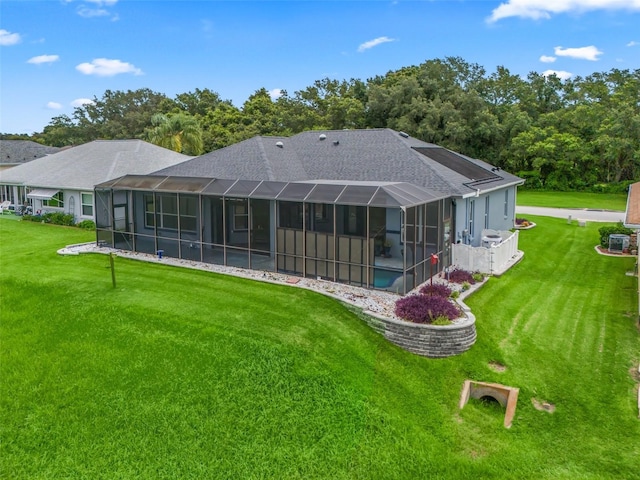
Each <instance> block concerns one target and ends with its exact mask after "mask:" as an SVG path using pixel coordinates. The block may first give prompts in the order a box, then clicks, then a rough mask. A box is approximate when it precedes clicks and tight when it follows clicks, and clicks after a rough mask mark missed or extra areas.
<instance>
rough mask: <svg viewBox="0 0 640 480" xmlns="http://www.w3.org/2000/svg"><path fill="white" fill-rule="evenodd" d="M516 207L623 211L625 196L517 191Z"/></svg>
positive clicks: (616, 194) (625, 204) (622, 194)
mask: <svg viewBox="0 0 640 480" xmlns="http://www.w3.org/2000/svg"><path fill="white" fill-rule="evenodd" d="M517 201H518V205H523V206H524V205H526V206H528V207H555V208H592V209H598V210H616V211H621V212H623V211H625V209H626V208H627V195H626V194H624V193H608V194H604V193H589V192H538V191H532V190H518V196H517Z"/></svg>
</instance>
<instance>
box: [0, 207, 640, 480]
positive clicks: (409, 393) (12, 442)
mask: <svg viewBox="0 0 640 480" xmlns="http://www.w3.org/2000/svg"><path fill="white" fill-rule="evenodd" d="M534 221H535V222H536V224H537V225H538V226H537V227H536V228H535V229H532V230H526V231H522V232H520V233H521V235H520V247H521V249H522V250H524V251H525V252H526V253H525V257H524V259H523V260H522V261H521V262H520V263H519V264H518V265H516V266H515V267H514V268H512V269H511V270H510V271H509V272H508V273H507V274H505V275H503V276H502V277H499V278H491V279H490V280H489V281H488V283H487V284H486V285H485V286H483V288H482V289H481V290H480V291H478V292H477V293H475V294H474V295H473V296H472V297H470V298H469V299H468V300H469V302H468V303H469V304H470V305H471V307H472V309H473V311H474V313H475V314H476V316H477V327H478V341H477V343H476V344H475V345H474V346H473V347H472V349H471V350H470V351H468V352H466V353H465V354H463V355H461V356H458V357H453V358H449V359H441V360H432V359H426V358H422V357H418V356H416V355H412V354H410V353H407V352H405V351H403V350H401V349H399V348H397V347H395V346H393V345H391V344H389V343H388V342H387V341H385V340H384V339H383V338H382V337H381V336H380V335H377V334H375V333H374V332H373V331H372V330H370V329H369V328H368V327H367V326H366V325H365V324H364V322H362V320H360V319H359V318H358V315H357V313H354V312H353V311H352V309H350V308H346V307H345V306H343V305H341V304H339V303H336V302H335V301H333V300H331V299H329V298H326V297H323V296H321V295H319V294H315V293H313V292H309V291H306V290H302V289H296V288H292V287H287V286H278V285H271V284H263V283H258V282H252V281H249V280H244V279H239V278H233V277H227V276H221V275H216V274H212V273H207V272H200V271H193V270H188V269H180V268H172V267H168V266H164V265H158V264H146V263H141V262H136V261H133V260H125V259H122V258H117V259H116V262H115V263H116V274H117V288H115V289H114V288H113V287H112V284H111V276H110V271H109V268H108V265H109V262H108V257H106V256H102V255H80V256H67V257H62V256H58V255H57V254H56V253H55V251H56V249H57V248H59V247H61V246H64V245H66V244H71V243H78V242H82V241H90V240H92V235H91V234H90V233H87V232H84V231H80V230H78V229H75V228H65V227H56V226H50V225H41V224H32V223H29V222H11V221H3V220H2V219H0V269H1V272H2V275H1V276H0V307H1V308H0V339H1V343H0V393H1V394H0V476H2V477H3V478H12V479H13V478H15V479H44V478H52V479H54V478H55V479H58V478H92V479H94V478H105V479H117V478H136V479H138V478H154V479H155V478H221V479H231V478H234V479H235V478H242V479H245V478H260V479H265V478H274V479H285V478H286V479H295V478H304V479H311V478H319V479H328V478H331V479H343V478H344V479H347V478H349V479H352V478H353V479H374V478H375V479H378V478H381V479H382V478H384V479H394V478H397V479H403V480H404V479H407V478H429V479H438V478H443V479H450V478H454V479H456V478H461V479H466V478H518V479H620V478H625V479H631V478H638V458H640V421H638V419H637V415H638V412H637V404H636V402H637V400H636V399H637V397H636V391H635V389H636V385H635V382H634V380H633V378H632V377H631V375H630V369H631V368H632V367H634V366H635V367H636V368H637V364H638V362H639V361H640V342H639V336H638V330H637V327H636V315H634V313H633V312H637V293H636V283H635V282H636V279H635V278H633V277H629V276H626V275H625V271H627V270H631V269H632V268H633V260H631V259H622V258H609V257H603V256H598V255H597V254H596V253H595V252H594V250H593V245H594V244H595V243H596V239H597V226H592V225H591V224H589V225H588V226H587V227H585V228H578V227H576V226H569V225H567V224H566V222H565V221H564V220H561V219H551V218H542V217H536V218H535V219H534ZM550 238H553V239H554V241H553V248H549V247H550V246H549V239H550ZM492 361H498V362H501V363H503V364H504V365H506V367H507V370H506V371H505V372H502V373H498V372H495V371H493V370H492V369H491V368H490V367H489V363H490V362H492ZM467 378H470V379H474V380H480V381H490V382H498V383H503V384H506V385H510V386H515V387H519V388H520V396H519V400H518V408H517V411H516V416H515V419H514V422H513V426H512V428H511V429H509V430H507V429H505V428H503V426H502V421H503V411H502V410H501V409H500V408H497V407H496V406H494V405H488V406H484V405H482V404H481V403H479V402H476V401H472V402H470V403H469V404H468V405H467V406H466V407H465V408H464V409H463V410H459V409H458V406H457V405H458V400H459V395H460V389H461V387H462V384H463V381H464V380H465V379H467ZM532 398H537V399H540V400H545V401H549V402H552V403H554V404H555V405H556V411H555V413H553V414H549V413H547V412H541V411H538V410H536V409H534V408H533V406H532V403H531V400H532Z"/></svg>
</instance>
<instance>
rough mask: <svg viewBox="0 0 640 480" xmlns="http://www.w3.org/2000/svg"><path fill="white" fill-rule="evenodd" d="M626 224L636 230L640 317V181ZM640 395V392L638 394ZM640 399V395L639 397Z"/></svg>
mask: <svg viewBox="0 0 640 480" xmlns="http://www.w3.org/2000/svg"><path fill="white" fill-rule="evenodd" d="M624 226H625V227H627V228H631V229H633V230H635V237H636V238H635V252H636V255H637V256H636V277H637V278H638V319H640V275H638V263H639V257H638V255H639V253H638V252H639V251H640V248H639V247H640V245H639V241H640V182H636V183H632V184H631V185H629V193H628V194H627V209H626V211H625V217H624ZM638 395H640V393H639V394H638ZM638 398H639V399H640V396H639V397H638Z"/></svg>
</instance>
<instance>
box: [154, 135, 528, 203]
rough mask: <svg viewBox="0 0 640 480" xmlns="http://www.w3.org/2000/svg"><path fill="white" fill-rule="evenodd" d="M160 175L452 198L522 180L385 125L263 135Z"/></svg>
mask: <svg viewBox="0 0 640 480" xmlns="http://www.w3.org/2000/svg"><path fill="white" fill-rule="evenodd" d="M442 152H445V153H446V155H445V157H446V156H449V157H451V158H455V159H456V162H457V163H459V164H460V165H463V164H466V165H467V166H468V167H469V168H468V169H461V168H455V167H454V166H453V165H447V162H446V161H442V160H441V161H436V160H435V159H434V158H431V157H430V156H429V155H430V153H432V154H433V155H434V157H435V156H436V153H439V154H442ZM440 156H442V155H440ZM480 170H481V171H483V172H486V175H484V177H483V178H482V179H478V178H472V177H469V176H465V173H467V172H469V171H472V172H477V171H480ZM155 173H156V174H159V175H177V176H190V177H210V178H226V179H246V180H273V181H284V182H293V181H309V180H339V181H377V182H380V181H385V182H407V183H411V184H414V185H417V186H420V187H426V188H428V189H433V190H436V191H439V192H444V193H446V194H447V195H453V196H464V195H470V194H474V193H476V191H477V190H478V189H480V191H485V190H489V189H494V188H499V187H502V186H505V185H513V184H518V183H522V180H521V179H520V178H518V177H516V176H514V175H511V174H509V173H507V172H504V171H502V170H500V171H497V170H496V169H493V170H492V166H491V165H489V164H488V163H486V162H482V161H480V160H476V159H472V158H469V157H465V156H463V155H459V154H457V153H455V152H450V151H448V150H445V149H442V148H441V147H438V146H437V145H433V144H430V143H426V142H423V141H421V140H417V139H415V138H412V137H410V136H408V135H406V134H403V133H401V132H396V131H394V130H391V129H386V128H385V129H367V130H329V131H308V132H303V133H299V134H297V135H294V136H292V137H263V136H258V137H254V138H251V139H249V140H245V141H243V142H240V143H237V144H235V145H231V146H229V147H226V148H223V149H220V150H215V151H213V152H211V153H208V154H205V155H202V156H200V157H196V158H194V159H192V160H189V161H187V162H184V163H182V164H179V165H176V166H173V167H169V168H165V169H162V170H160V171H158V172H155ZM467 174H468V173H467Z"/></svg>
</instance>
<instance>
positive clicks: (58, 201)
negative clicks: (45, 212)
mask: <svg viewBox="0 0 640 480" xmlns="http://www.w3.org/2000/svg"><path fill="white" fill-rule="evenodd" d="M42 205H43V206H44V207H54V208H64V194H63V193H62V191H60V192H58V193H56V194H55V195H54V196H53V197H51V199H50V200H43V201H42Z"/></svg>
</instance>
